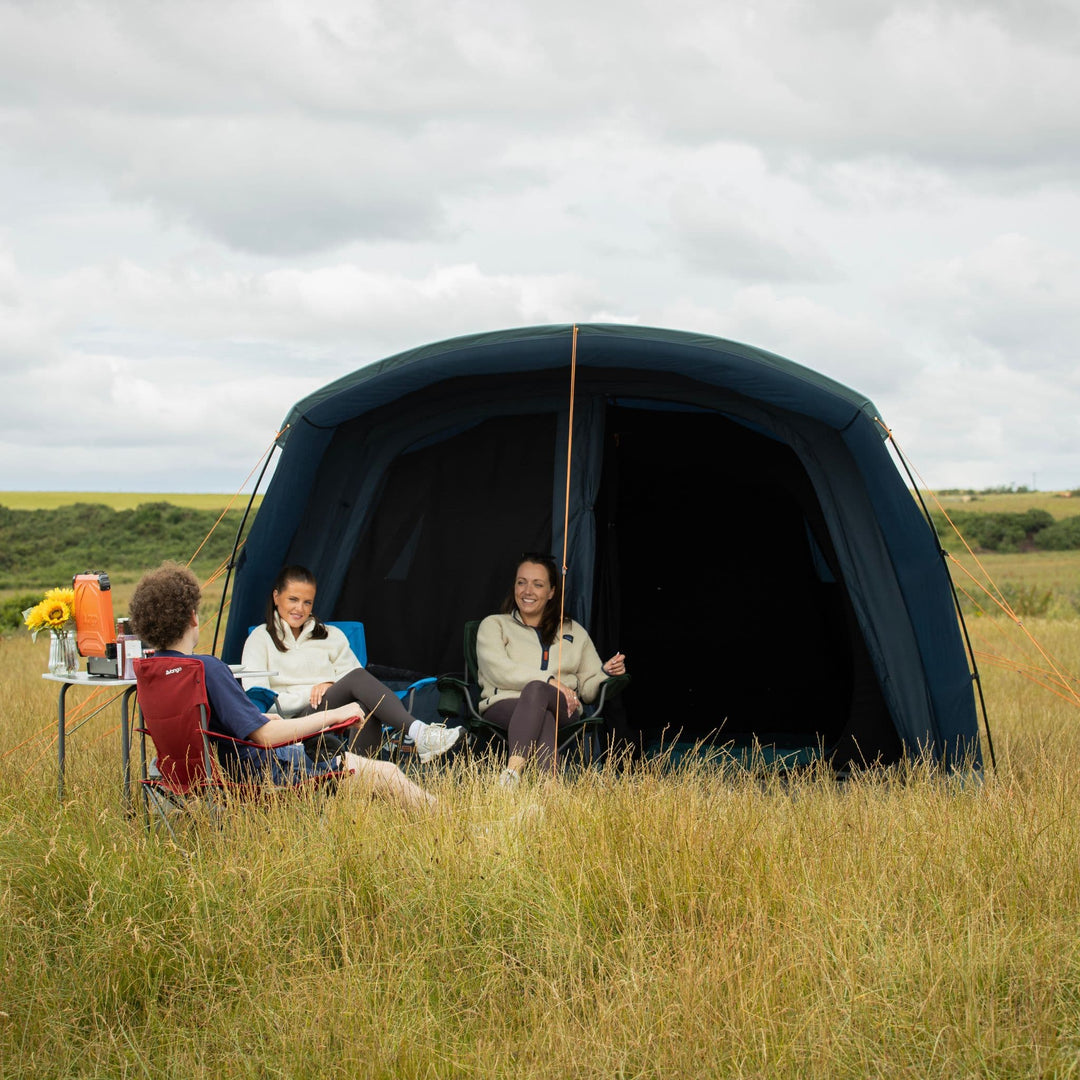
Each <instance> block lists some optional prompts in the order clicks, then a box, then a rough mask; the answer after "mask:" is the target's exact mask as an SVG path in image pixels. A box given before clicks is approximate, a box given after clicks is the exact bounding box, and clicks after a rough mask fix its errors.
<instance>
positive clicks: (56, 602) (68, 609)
mask: <svg viewBox="0 0 1080 1080" xmlns="http://www.w3.org/2000/svg"><path fill="white" fill-rule="evenodd" d="M74 611H75V593H74V591H73V590H72V589H50V590H49V591H48V592H47V593H46V594H45V597H44V599H43V600H40V601H38V603H37V604H35V605H34V606H33V607H32V608H27V610H26V611H24V612H23V622H25V623H26V626H27V629H29V631H30V633H31V634H33V635H34V638H35V640H36V639H37V635H38V634H39V633H40V631H42V630H67V629H70V627H71V623H72V620H73V619H74V617H75V616H74Z"/></svg>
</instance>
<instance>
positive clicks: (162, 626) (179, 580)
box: [128, 562, 202, 649]
mask: <svg viewBox="0 0 1080 1080" xmlns="http://www.w3.org/2000/svg"><path fill="white" fill-rule="evenodd" d="M200 599H202V589H200V588H199V579H198V578H197V577H196V576H195V575H194V574H193V573H192V572H191V571H190V570H189V569H188V568H187V567H186V566H181V565H180V564H179V563H174V562H167V563H162V565H161V566H159V567H158V568H157V569H156V570H151V571H150V572H149V573H146V574H143V576H142V580H141V581H140V582H139V584H138V585H136V586H135V592H134V593H132V595H131V603H130V604H129V605H128V614H129V615H130V616H131V628H132V629H133V630H134V631H135V633H136V634H138V635H139V637H141V638H142V639H143V641H145V642H146V643H147V645H149V646H150V647H151V648H153V649H166V648H168V647H169V646H170V645H175V644H176V643H177V642H178V641H179V640H180V638H181V637H182V636H183V633H184V631H185V630H186V629H187V628H188V626H189V625H190V624H191V613H192V612H193V611H198V610H199V601H200Z"/></svg>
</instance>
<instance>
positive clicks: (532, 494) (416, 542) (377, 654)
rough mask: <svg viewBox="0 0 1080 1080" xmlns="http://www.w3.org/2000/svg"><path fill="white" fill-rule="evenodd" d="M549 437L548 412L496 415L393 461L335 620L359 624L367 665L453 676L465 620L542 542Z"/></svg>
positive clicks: (547, 521) (552, 424)
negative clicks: (520, 558)
mask: <svg viewBox="0 0 1080 1080" xmlns="http://www.w3.org/2000/svg"><path fill="white" fill-rule="evenodd" d="M555 438H556V417H555V414H554V413H545V414H535V415H534V414H530V415H524V416H509V417H507V416H503V417H495V418H493V419H490V420H485V421H483V422H482V423H479V424H477V425H475V426H473V427H471V428H468V429H467V430H465V431H463V432H460V433H459V434H456V435H454V436H452V437H451V438H449V439H445V440H442V441H440V442H437V443H434V444H431V445H426V446H424V447H423V448H422V449H419V450H415V451H413V452H411V453H406V454H402V455H401V456H399V457H397V458H396V459H395V460H394V461H393V462H392V463H391V465H390V467H389V468H388V469H387V472H386V478H385V483H384V484H383V485H382V488H381V491H380V493H379V495H378V497H377V502H376V504H375V506H374V509H373V512H372V513H370V514H368V515H367V522H368V524H367V526H366V528H365V529H364V531H363V533H362V534H361V536H360V538H359V541H358V543H357V546H356V549H355V552H354V554H353V557H352V560H351V563H350V566H349V570H348V573H347V575H346V577H345V583H344V585H343V587H342V590H341V592H340V594H339V596H338V599H337V603H336V605H335V608H334V613H333V617H340V618H346V617H348V618H358V619H362V620H363V622H364V623H365V626H366V628H367V635H368V640H369V641H370V642H371V652H372V658H373V660H375V661H376V662H380V663H391V664H393V665H394V666H397V667H405V668H409V669H411V670H414V671H422V672H425V673H432V674H435V673H439V672H444V671H457V670H460V668H461V632H462V627H463V626H464V624H465V622H466V621H467V620H468V619H478V618H483V617H484V616H485V615H488V614H490V613H491V612H492V611H496V610H498V609H499V606H500V605H501V604H502V601H503V599H504V597H505V595H506V589H507V583H508V582H509V581H510V580H511V576H512V574H513V572H514V567H513V566H512V565H510V563H512V561H513V560H514V559H515V558H516V557H517V555H518V553H519V552H520V551H523V550H540V551H546V550H548V547H549V545H550V544H551V507H552V467H551V463H552V457H553V449H554V446H555ZM508 545H509V546H508Z"/></svg>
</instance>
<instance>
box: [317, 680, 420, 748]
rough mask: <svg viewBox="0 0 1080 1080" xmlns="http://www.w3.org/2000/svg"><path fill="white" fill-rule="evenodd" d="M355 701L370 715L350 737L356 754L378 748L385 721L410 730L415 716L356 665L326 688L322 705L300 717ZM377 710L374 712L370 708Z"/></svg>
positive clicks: (399, 728) (388, 690)
mask: <svg viewBox="0 0 1080 1080" xmlns="http://www.w3.org/2000/svg"><path fill="white" fill-rule="evenodd" d="M353 701H355V702H356V703H357V705H359V706H360V708H362V709H363V710H364V712H365V713H366V714H367V717H368V719H367V722H366V723H365V724H363V725H361V727H359V728H358V729H357V731H356V733H355V734H354V735H352V736H351V737H350V738H349V749H350V750H352V751H353V752H354V753H357V754H367V753H370V752H371V751H372V750H375V749H377V748H378V746H379V743H380V742H381V741H382V726H383V724H386V725H387V726H388V727H392V728H393V729H394V730H395V731H408V730H409V725H410V724H411V723H412V722H413V720H414V719H415V717H414V716H412V715H411V714H410V713H409V711H408V709H406V708H405V706H404V705H402V704H401V699H400V698H399V697H398V696H397V694H395V693H394V691H393V690H391V689H390V688H389V687H387V686H384V685H383V684H382V683H381V682H379V680H378V679H376V678H375V676H374V675H371V674H370V673H369V672H367V671H365V670H364V668H362V667H359V668H353V670H352V671H350V672H349V673H348V674H347V675H342V677H341V678H340V679H338V681H337V682H336V683H334V685H333V686H330V687H327V690H326V693H325V694H324V695H323V699H322V704H321V705H320V706H319V707H318V708H317V709H313V708H312V707H311V706H310V705H309V706H308V707H307V708H306V709H304V711H303V712H302V713H299V714H298V715H299V716H310V715H311V714H312V713H314V712H321V711H322V709H323V708H327V709H336V708H337V707H338V706H339V705H348V704H349V703H350V702H353ZM372 709H374V710H375V712H374V713H373V712H372V711H371V710H372Z"/></svg>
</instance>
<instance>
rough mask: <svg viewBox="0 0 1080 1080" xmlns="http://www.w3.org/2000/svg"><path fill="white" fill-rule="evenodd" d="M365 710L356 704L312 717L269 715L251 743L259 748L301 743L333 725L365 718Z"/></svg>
mask: <svg viewBox="0 0 1080 1080" xmlns="http://www.w3.org/2000/svg"><path fill="white" fill-rule="evenodd" d="M363 715H364V713H363V710H362V709H361V708H360V706H359V705H357V704H356V703H355V702H350V703H349V704H347V705H342V706H340V707H339V708H337V709H323V710H321V711H320V712H315V713H312V714H311V715H310V716H294V717H292V718H291V719H290V718H288V717H285V716H274V715H267V717H266V723H265V724H263V726H262V727H260V728H256V729H255V730H254V731H253V732H252V733H251V735H250V741H251V742H253V743H258V744H259V746H280V745H282V744H284V743H290V742H299V741H300V740H301V739H306V738H307V737H308V736H309V735H317V734H318V733H319V732H320V731H323V730H325V729H326V728H328V727H330V725H331V724H336V723H339V722H340V721H342V720H351V719H353V718H354V717H363Z"/></svg>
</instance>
